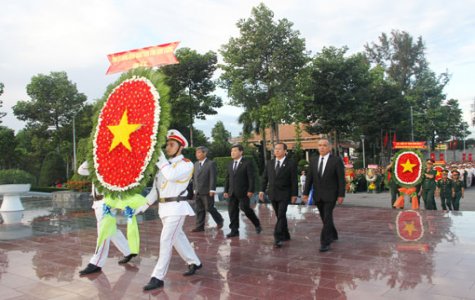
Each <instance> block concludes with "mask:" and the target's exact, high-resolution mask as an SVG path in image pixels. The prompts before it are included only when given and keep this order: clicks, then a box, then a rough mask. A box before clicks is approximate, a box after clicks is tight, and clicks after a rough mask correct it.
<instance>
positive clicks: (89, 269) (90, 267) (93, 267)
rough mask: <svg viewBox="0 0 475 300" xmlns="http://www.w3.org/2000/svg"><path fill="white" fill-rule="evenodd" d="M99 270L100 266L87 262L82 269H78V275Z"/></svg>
mask: <svg viewBox="0 0 475 300" xmlns="http://www.w3.org/2000/svg"><path fill="white" fill-rule="evenodd" d="M101 270H102V269H101V267H98V266H96V265H93V264H87V267H86V268H85V269H84V270H82V271H79V275H81V276H82V275H87V274H92V273H97V272H100V271H101Z"/></svg>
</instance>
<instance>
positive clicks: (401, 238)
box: [0, 188, 475, 299]
mask: <svg viewBox="0 0 475 300" xmlns="http://www.w3.org/2000/svg"><path fill="white" fill-rule="evenodd" d="M473 190H474V189H473V188H472V189H469V190H467V193H466V197H465V199H463V200H462V203H461V208H462V209H463V210H464V211H460V212H444V211H440V210H439V211H424V210H420V211H418V212H413V211H406V210H396V209H391V208H389V195H388V193H382V194H366V193H360V194H350V195H348V196H347V199H346V202H345V204H344V205H342V206H339V207H337V208H336V209H335V223H336V227H337V229H338V230H339V240H338V241H336V242H334V243H333V244H332V246H331V250H330V251H329V252H326V253H320V252H319V251H318V248H319V234H320V230H321V222H320V219H319V216H318V212H317V210H316V207H306V206H297V205H295V206H289V211H288V214H287V215H288V220H289V229H290V232H291V236H292V240H291V241H289V242H286V243H285V244H284V246H283V247H282V248H280V249H276V248H274V247H273V234H272V232H273V226H274V224H275V215H274V213H273V211H272V208H271V207H270V206H269V205H265V204H260V205H257V206H256V212H257V214H258V216H259V218H260V219H261V223H262V226H263V232H262V233H261V234H260V235H258V234H256V232H255V230H254V227H253V226H252V224H251V223H250V222H249V220H248V219H247V218H246V217H245V216H244V215H243V214H241V229H240V232H241V235H240V237H239V238H233V239H227V238H225V235H226V234H227V233H228V232H229V228H228V227H227V226H228V225H229V219H228V216H227V207H226V205H225V204H224V203H222V202H220V203H219V205H218V209H219V211H220V212H221V213H222V214H223V216H224V217H225V226H224V228H223V229H222V230H217V229H216V224H214V222H213V221H209V224H208V226H207V230H206V232H204V233H203V232H201V233H188V238H189V239H190V241H191V242H192V244H193V246H194V248H195V250H196V252H197V254H198V256H199V257H200V258H201V260H202V262H203V268H202V269H200V270H199V271H198V272H197V274H196V275H195V276H192V277H183V276H182V273H183V272H184V271H185V270H186V265H185V263H184V262H183V261H182V260H181V258H180V257H179V256H178V255H177V254H176V253H174V255H173V258H172V261H171V265H170V268H169V272H168V274H167V277H166V278H165V286H164V288H163V289H159V290H156V291H152V292H143V291H142V287H143V286H144V285H145V284H146V283H147V282H148V280H149V278H150V274H151V272H152V269H153V267H154V266H155V263H156V261H157V255H158V253H159V246H160V245H159V234H160V230H161V223H160V221H159V219H158V217H157V205H154V206H152V207H151V209H149V210H148V211H147V212H146V214H145V215H144V216H141V217H140V218H139V226H140V234H141V253H140V255H139V257H136V258H134V259H132V261H131V263H129V264H127V265H125V266H123V265H118V264H117V261H118V259H120V258H121V256H120V254H119V252H118V251H117V250H116V249H115V248H114V247H113V246H111V252H110V255H109V256H110V257H109V259H108V261H107V263H106V265H105V267H104V268H103V271H102V272H101V273H98V274H94V275H89V276H85V277H79V275H78V272H79V270H81V269H82V268H84V267H85V266H86V265H87V263H88V261H89V258H90V256H91V254H92V253H93V252H94V249H95V241H96V221H95V217H94V213H93V211H92V210H89V209H88V210H70V209H64V208H63V209H61V208H57V207H56V208H52V207H53V205H52V203H51V199H50V198H48V197H47V196H44V195H43V196H42V195H36V196H34V197H25V198H24V199H23V204H24V206H25V209H26V210H25V211H24V213H23V218H22V223H21V224H15V225H13V224H12V225H7V224H0V291H1V292H0V299H475V276H474V275H475V230H474V228H475V211H474V210H475V209H474V208H475V205H474V204H473V203H472V202H475V197H474V191H473ZM408 207H409V206H408ZM208 219H209V216H208ZM119 221H120V222H119V223H120V225H119V227H120V228H121V229H122V231H123V232H125V231H126V230H125V224H124V222H125V220H124V219H119ZM193 227H194V218H192V217H188V218H187V221H186V223H185V226H184V228H185V230H186V231H188V232H189V231H190V230H191V229H192V228H193Z"/></svg>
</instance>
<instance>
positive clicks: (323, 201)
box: [302, 139, 345, 252]
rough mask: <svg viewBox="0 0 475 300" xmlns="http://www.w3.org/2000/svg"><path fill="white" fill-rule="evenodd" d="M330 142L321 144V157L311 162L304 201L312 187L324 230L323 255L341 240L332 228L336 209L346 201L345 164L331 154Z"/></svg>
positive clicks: (321, 239)
mask: <svg viewBox="0 0 475 300" xmlns="http://www.w3.org/2000/svg"><path fill="white" fill-rule="evenodd" d="M330 151H331V144H330V142H329V140H328V139H321V140H320V141H318V152H319V154H320V155H319V156H317V157H316V158H314V159H312V160H311V161H310V167H309V170H308V175H307V181H306V183H305V189H304V192H303V197H302V200H303V201H304V202H307V201H308V194H309V192H310V188H311V187H312V185H313V199H314V201H315V203H316V204H317V207H318V211H319V212H320V218H321V219H322V222H323V228H322V232H321V235H320V252H326V251H328V250H330V244H331V243H332V242H333V241H335V240H338V232H337V231H336V228H335V225H334V224H333V209H334V208H335V205H336V203H337V202H338V204H342V203H343V200H344V198H345V169H344V166H343V161H342V160H341V159H340V158H339V157H337V156H334V155H332V154H331V153H330Z"/></svg>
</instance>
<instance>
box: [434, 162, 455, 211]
mask: <svg viewBox="0 0 475 300" xmlns="http://www.w3.org/2000/svg"><path fill="white" fill-rule="evenodd" d="M448 175H449V170H443V171H442V178H441V179H440V180H439V181H437V194H439V196H440V204H441V205H442V209H443V210H447V208H449V210H452V180H451V179H450V178H449V177H448Z"/></svg>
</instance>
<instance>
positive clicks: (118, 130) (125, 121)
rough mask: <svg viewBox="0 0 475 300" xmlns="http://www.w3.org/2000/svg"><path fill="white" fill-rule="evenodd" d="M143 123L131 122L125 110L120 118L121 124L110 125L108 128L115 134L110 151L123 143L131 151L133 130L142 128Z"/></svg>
mask: <svg viewBox="0 0 475 300" xmlns="http://www.w3.org/2000/svg"><path fill="white" fill-rule="evenodd" d="M140 126H142V124H129V118H128V117H127V110H125V111H124V114H123V115H122V118H121V119H120V123H119V125H109V126H107V128H109V130H110V131H111V132H112V134H113V135H114V139H113V140H112V143H111V146H110V148H109V152H111V151H112V150H114V148H115V147H117V146H118V145H120V144H122V145H124V147H125V148H127V149H128V150H129V151H132V147H131V146H130V143H129V138H130V135H131V134H132V132H134V131H136V130H137V129H139V128H140Z"/></svg>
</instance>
